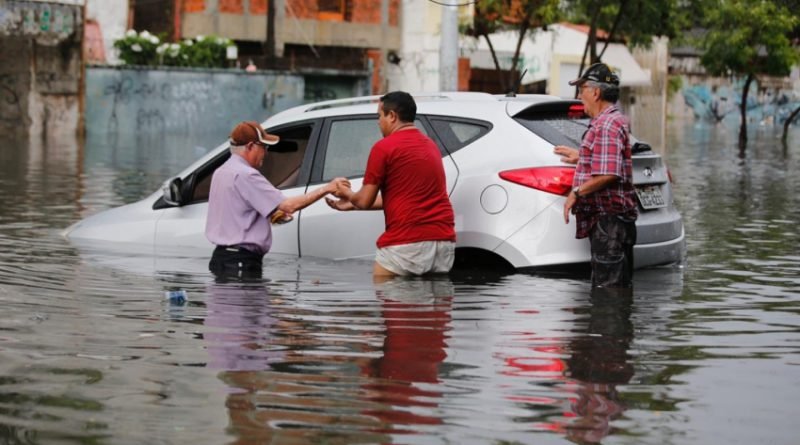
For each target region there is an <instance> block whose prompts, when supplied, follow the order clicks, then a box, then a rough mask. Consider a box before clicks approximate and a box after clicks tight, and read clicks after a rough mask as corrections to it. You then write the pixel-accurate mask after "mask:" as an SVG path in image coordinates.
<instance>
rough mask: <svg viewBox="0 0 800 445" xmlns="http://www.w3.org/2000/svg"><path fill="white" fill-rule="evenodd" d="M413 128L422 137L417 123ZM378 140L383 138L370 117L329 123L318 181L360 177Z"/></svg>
mask: <svg viewBox="0 0 800 445" xmlns="http://www.w3.org/2000/svg"><path fill="white" fill-rule="evenodd" d="M414 125H416V127H417V128H418V129H419V130H420V131H422V132H423V134H427V132H426V130H425V127H424V126H423V125H422V122H420V121H419V120H417V121H415V122H414ZM381 138H383V136H382V135H381V130H380V128H379V127H378V120H377V119H376V118H375V117H373V116H370V117H365V118H360V119H349V120H335V121H333V122H331V125H330V130H329V131H328V142H327V146H326V149H325V164H324V166H323V169H322V180H323V181H330V180H331V179H333V178H336V177H355V176H363V175H364V171H365V170H366V168H367V159H368V158H369V152H370V150H371V149H372V146H373V145H375V143H376V142H378V141H379V140H380V139H381Z"/></svg>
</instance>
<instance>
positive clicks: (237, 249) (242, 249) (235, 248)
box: [217, 244, 258, 255]
mask: <svg viewBox="0 0 800 445" xmlns="http://www.w3.org/2000/svg"><path fill="white" fill-rule="evenodd" d="M217 249H222V250H227V251H228V252H247V253H252V254H255V255H258V252H253V251H252V250H250V249H248V248H247V247H244V246H240V245H238V244H234V245H232V246H217Z"/></svg>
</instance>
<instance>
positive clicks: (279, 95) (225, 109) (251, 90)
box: [86, 67, 303, 146]
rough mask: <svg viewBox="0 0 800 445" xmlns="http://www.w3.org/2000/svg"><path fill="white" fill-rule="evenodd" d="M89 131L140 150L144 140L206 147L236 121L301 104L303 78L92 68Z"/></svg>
mask: <svg viewBox="0 0 800 445" xmlns="http://www.w3.org/2000/svg"><path fill="white" fill-rule="evenodd" d="M86 79H87V80H86V132H87V135H88V137H89V138H90V139H92V140H103V141H105V143H110V144H112V145H120V146H129V145H137V144H138V142H137V138H139V139H141V138H142V137H143V135H146V136H147V137H148V138H150V140H151V141H152V143H153V144H154V145H157V146H162V145H163V138H166V137H169V138H174V137H178V136H180V137H182V138H183V140H185V141H186V143H192V141H195V140H196V141H195V142H194V143H201V142H199V140H200V139H203V136H204V135H208V134H213V135H215V137H214V138H213V140H209V139H208V138H205V139H203V142H202V144H203V145H205V146H208V145H207V144H208V143H209V142H213V143H214V144H216V143H220V142H222V140H223V139H224V136H225V135H227V134H228V132H230V129H231V128H232V127H233V125H235V123H236V122H239V121H242V120H258V121H261V120H264V119H266V118H267V117H269V116H271V115H272V114H274V113H276V112H278V111H281V110H284V109H286V108H289V107H292V106H295V105H299V104H301V103H302V101H303V78H302V77H300V76H293V75H283V74H281V75H278V74H252V75H245V74H241V73H227V72H221V71H201V70H197V71H188V70H185V71H181V70H176V71H172V70H133V69H120V68H105V67H89V68H87V73H86Z"/></svg>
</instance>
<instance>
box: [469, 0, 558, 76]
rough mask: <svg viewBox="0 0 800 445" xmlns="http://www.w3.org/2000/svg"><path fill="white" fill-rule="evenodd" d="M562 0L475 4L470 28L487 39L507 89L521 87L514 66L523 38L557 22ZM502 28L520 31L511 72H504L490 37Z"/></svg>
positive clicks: (502, 0)
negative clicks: (535, 30)
mask: <svg viewBox="0 0 800 445" xmlns="http://www.w3.org/2000/svg"><path fill="white" fill-rule="evenodd" d="M559 3H560V2H559V0H479V1H478V2H477V4H476V5H475V16H474V18H473V23H472V27H470V28H469V29H467V30H466V32H467V34H469V35H472V36H474V37H475V38H478V39H479V38H481V37H483V38H484V39H485V40H486V44H487V45H488V46H489V52H490V53H491V54H492V60H493V61H494V66H495V69H496V70H497V73H498V76H499V79H500V85H501V86H502V88H503V90H505V91H512V90H515V88H516V87H517V84H516V83H517V79H516V78H515V77H516V76H515V74H514V69H515V68H516V67H517V65H518V64H519V58H520V50H521V48H522V42H524V40H525V36H526V35H527V33H528V31H529V30H531V29H535V28H541V27H547V25H550V24H552V23H555V21H556V20H558V18H559V17H560V14H561V12H560V10H559ZM500 30H516V31H517V32H518V39H517V46H516V50H515V51H514V56H513V57H512V59H511V69H510V70H509V71H508V74H507V75H504V73H503V71H504V70H503V69H502V67H501V66H500V61H499V60H498V58H497V53H496V52H495V50H494V46H493V45H492V40H491V38H490V35H491V34H493V33H495V32H497V31H500Z"/></svg>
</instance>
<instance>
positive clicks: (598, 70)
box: [569, 63, 619, 85]
mask: <svg viewBox="0 0 800 445" xmlns="http://www.w3.org/2000/svg"><path fill="white" fill-rule="evenodd" d="M590 80H591V81H593V82H599V83H607V84H611V85H619V76H617V75H616V74H614V72H612V71H611V69H610V68H609V67H608V65H606V64H605V63H595V64H594V65H592V66H590V67H589V68H586V71H584V72H583V75H582V76H581V77H579V78H577V79H575V80H570V81H569V84H570V85H580V84H582V83H584V82H587V81H590Z"/></svg>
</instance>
